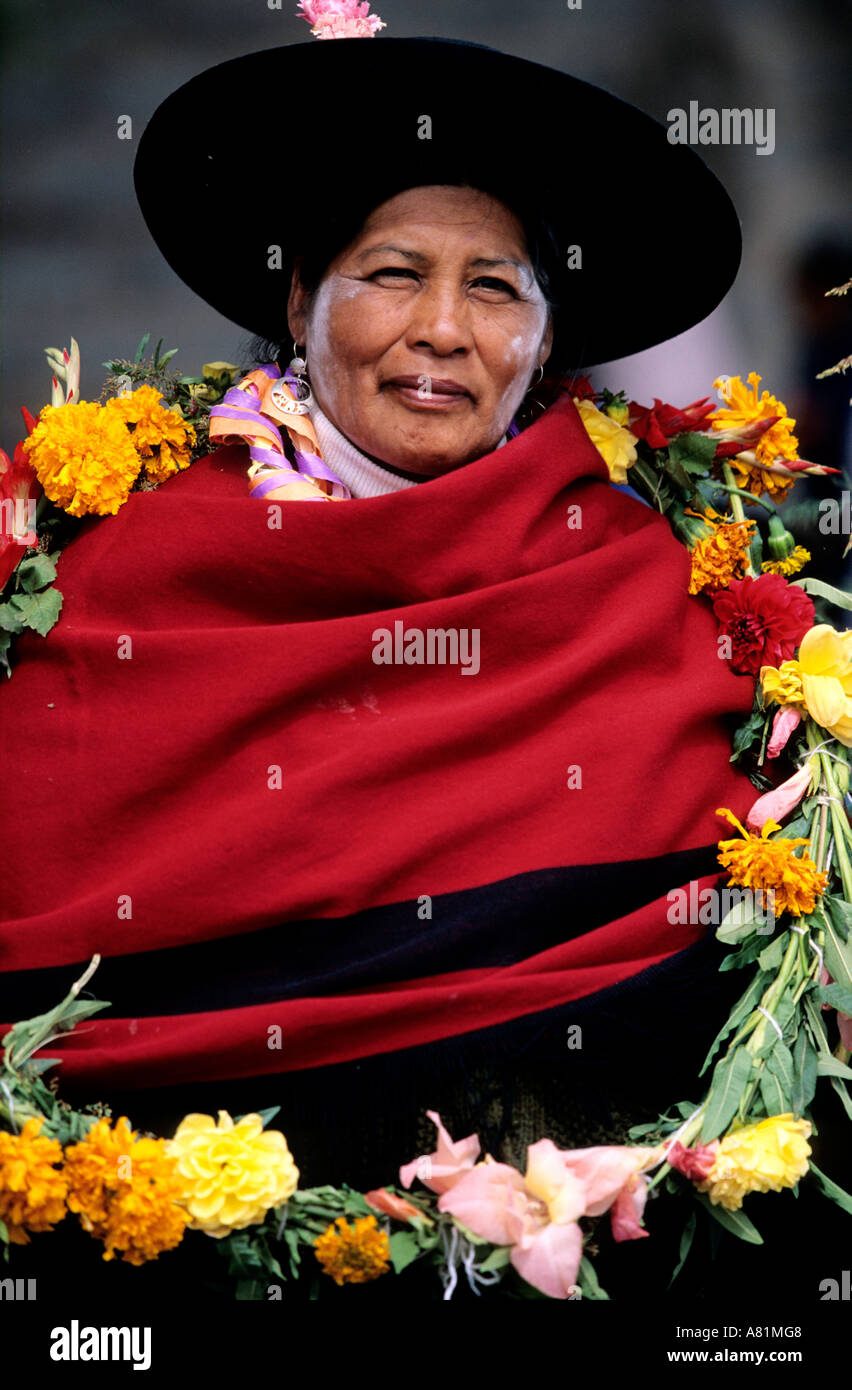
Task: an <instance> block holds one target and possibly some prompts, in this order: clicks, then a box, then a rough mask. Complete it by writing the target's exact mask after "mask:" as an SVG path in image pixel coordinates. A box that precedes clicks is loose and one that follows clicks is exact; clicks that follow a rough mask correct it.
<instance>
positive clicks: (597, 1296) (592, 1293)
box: [577, 1255, 610, 1303]
mask: <svg viewBox="0 0 852 1390" xmlns="http://www.w3.org/2000/svg"><path fill="white" fill-rule="evenodd" d="M577 1282H578V1284H579V1285H580V1288H581V1290H582V1292H583V1297H584V1298H588V1299H594V1300H597V1301H601V1300H604V1299H605V1300H606V1302H607V1303H609V1301H610V1297H609V1294H608V1293H605V1292H604V1290H603V1289H602V1288H601V1286H600V1284H599V1283H598V1276H597V1274H596V1273H595V1271H594V1267H593V1265H592V1262H591V1260H589V1259H587V1258H586V1256H585V1255H584V1256H583V1258H582V1259H581V1261H580V1272H579V1274H578V1276H577Z"/></svg>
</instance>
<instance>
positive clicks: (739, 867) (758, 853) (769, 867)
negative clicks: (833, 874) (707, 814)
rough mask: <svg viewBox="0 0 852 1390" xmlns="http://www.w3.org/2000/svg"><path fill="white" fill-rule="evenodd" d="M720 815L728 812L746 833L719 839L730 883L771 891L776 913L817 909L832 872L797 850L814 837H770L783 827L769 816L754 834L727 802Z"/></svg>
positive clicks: (766, 891)
mask: <svg viewBox="0 0 852 1390" xmlns="http://www.w3.org/2000/svg"><path fill="white" fill-rule="evenodd" d="M716 815H717V816H724V817H725V819H726V820H728V821H730V822H731V825H735V826H736V827H737V829H738V830H739V831H740V833H741V834H742V835H744V836H745V839H743V840H736V839H732V840H720V841H719V846H718V847H719V849H720V850H721V853H720V854H719V855H718V856H717V858H718V860H719V863H720V864H721V865H722V868H723V869H728V870H729V872H730V875H731V876H730V878H729V879H728V886H729V887H730V885H731V884H732V883H738V884H741V885H742V887H743V888H759V889H760V890H761V892H762V893H765V894H767V893H771V894H772V897H771V898H770V902H771V903H772V905H773V910H774V912H775V915H776V917H780V916H781V913H782V912H790V913H792V915H793V916H794V917H800V916H801V915H802V913H803V912H813V910H814V906H815V903H816V898H817V896H818V895H819V894H822V893H824V892H825V889H826V885H827V882H828V875H827V874H825V873H821V872H820V871H819V869H818V868H817V866H816V864H815V863H814V862H813V860H812V859H811V857H810V855H809V854H807V853H805V854H802V855H796V854H794V853H793V851H794V850H795V849H797V848H798V847H799V845H809V844H810V840H808V839H803V838H801V837H799V838H797V839H778V840H771V839H769V836H770V835H771V834H772V832H773V831H775V830H780V829H781V826H780V825H779V824H778V822H777V821H774V820H767V821H766V822H765V824H764V826H763V829H762V830H761V832H760V834H759V835H752V834H750V833H749V831H747V830H746V829H745V828H744V827H743V826H742V825H741V824H740V822H739V821H738V820H737V818H736V816H735V815H734V814H733V813H732V812H731V811H729V810H727V808H726V807H724V806H723V807H720V809H719V810H718V811H717V812H716Z"/></svg>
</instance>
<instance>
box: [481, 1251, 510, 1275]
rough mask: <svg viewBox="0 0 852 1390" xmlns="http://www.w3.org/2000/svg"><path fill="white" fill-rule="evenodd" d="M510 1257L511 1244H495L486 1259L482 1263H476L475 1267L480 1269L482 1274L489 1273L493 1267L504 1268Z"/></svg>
mask: <svg viewBox="0 0 852 1390" xmlns="http://www.w3.org/2000/svg"><path fill="white" fill-rule="evenodd" d="M511 1258H512V1247H511V1245H497V1246H495V1248H494V1249H493V1250H492V1251H491V1254H490V1255H489V1256H488V1259H487V1260H483V1261H482V1264H481V1265H477V1266H476V1268H477V1269H478V1270H480V1271H481V1273H482V1274H490V1273H491V1271H492V1270H494V1269H505V1267H506V1265H507V1264H508V1263H509V1261H510V1260H511Z"/></svg>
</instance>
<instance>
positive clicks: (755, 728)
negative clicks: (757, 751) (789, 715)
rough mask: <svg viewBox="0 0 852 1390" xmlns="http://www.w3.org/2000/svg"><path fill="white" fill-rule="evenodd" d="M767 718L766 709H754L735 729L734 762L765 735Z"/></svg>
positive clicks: (732, 759) (732, 757)
mask: <svg viewBox="0 0 852 1390" xmlns="http://www.w3.org/2000/svg"><path fill="white" fill-rule="evenodd" d="M767 718H768V715H767V714H766V713H765V711H764V710H762V709H759V710H752V712H751V714H750V715H749V716H748V718H747V719H746V720H745V721H744V722H743V723H742V724H740V726H739V728H737V729H736V730H735V732H734V737H733V745H732V746H733V750H734V751H733V753H732V754H731V759H730V760H731V762H732V763H735V762H737V760H738V759H739V758H741V757H742V755H743V753H746V752H748V750H749V748H751V746H752V744H753V743H757V742H759V740H760V739H761V738H762V737H763V726H764V724H765V723H766V720H767ZM732 833H733V832H732Z"/></svg>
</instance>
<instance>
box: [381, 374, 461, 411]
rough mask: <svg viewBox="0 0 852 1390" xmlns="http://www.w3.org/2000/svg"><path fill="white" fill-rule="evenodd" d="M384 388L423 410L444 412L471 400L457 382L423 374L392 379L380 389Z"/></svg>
mask: <svg viewBox="0 0 852 1390" xmlns="http://www.w3.org/2000/svg"><path fill="white" fill-rule="evenodd" d="M385 388H387V389H389V390H391V391H392V392H393V393H394V395H395V396H397V397H398V398H399V399H400V400H403V401H405V402H406V403H407V404H410V405H413V406H415V407H416V408H419V409H424V410H446V409H448V408H451V407H453V406H458V405H461V404H462V403H463V402H465V401H468V402H472V400H473V397H472V396H471V394H470V392H469V391H468V390H467V388H466V387H464V386H462V385H461V384H460V383H459V382H456V381H445V380H439V379H438V378H437V377H430V376H428V375H427V374H426V373H425V372H424V373H423V374H421V375H420V376H400V377H394V378H393V379H392V380H391V381H386V382H385V383H384V385H383V388H382V389H383V390H384V389H385Z"/></svg>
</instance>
